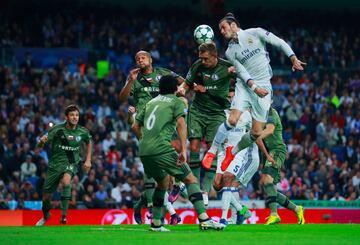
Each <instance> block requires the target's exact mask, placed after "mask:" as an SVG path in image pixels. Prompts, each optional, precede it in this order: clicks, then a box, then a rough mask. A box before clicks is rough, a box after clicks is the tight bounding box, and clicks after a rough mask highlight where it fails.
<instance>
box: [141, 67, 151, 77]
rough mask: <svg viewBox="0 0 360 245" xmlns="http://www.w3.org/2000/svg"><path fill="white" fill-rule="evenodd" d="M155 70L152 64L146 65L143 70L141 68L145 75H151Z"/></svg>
mask: <svg viewBox="0 0 360 245" xmlns="http://www.w3.org/2000/svg"><path fill="white" fill-rule="evenodd" d="M153 71H154V68H153V67H152V66H148V67H145V68H144V69H143V70H141V73H142V74H144V75H149V74H150V73H152V72H153Z"/></svg>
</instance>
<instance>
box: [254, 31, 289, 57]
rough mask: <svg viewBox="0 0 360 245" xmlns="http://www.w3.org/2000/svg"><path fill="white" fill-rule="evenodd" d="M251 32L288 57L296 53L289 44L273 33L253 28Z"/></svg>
mask: <svg viewBox="0 0 360 245" xmlns="http://www.w3.org/2000/svg"><path fill="white" fill-rule="evenodd" d="M251 32H252V33H253V34H254V35H255V36H257V37H258V38H259V39H260V40H261V41H263V42H266V43H269V44H271V45H273V46H275V47H277V48H278V49H280V50H282V51H283V52H284V53H285V54H286V55H287V56H288V57H290V56H292V55H294V51H293V50H292V49H291V47H290V46H289V44H287V43H286V42H285V41H284V40H283V39H281V38H279V37H278V36H276V35H274V34H273V33H271V32H269V31H267V30H265V29H263V28H253V29H252V31H251Z"/></svg>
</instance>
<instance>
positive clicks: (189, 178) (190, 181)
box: [182, 173, 197, 185]
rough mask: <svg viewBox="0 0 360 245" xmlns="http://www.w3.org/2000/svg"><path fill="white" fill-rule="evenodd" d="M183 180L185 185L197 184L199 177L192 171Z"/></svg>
mask: <svg viewBox="0 0 360 245" xmlns="http://www.w3.org/2000/svg"><path fill="white" fill-rule="evenodd" d="M182 182H183V183H184V184H185V185H190V184H195V183H197V178H196V177H195V176H194V175H193V174H192V173H189V174H188V175H187V176H186V177H185V178H184V179H183V180H182Z"/></svg>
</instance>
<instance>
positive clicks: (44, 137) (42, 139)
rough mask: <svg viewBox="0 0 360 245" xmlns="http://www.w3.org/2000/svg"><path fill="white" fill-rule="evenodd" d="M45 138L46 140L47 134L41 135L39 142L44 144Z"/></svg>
mask: <svg viewBox="0 0 360 245" xmlns="http://www.w3.org/2000/svg"><path fill="white" fill-rule="evenodd" d="M47 140H48V136H47V135H43V136H42V137H41V138H40V143H41V144H45V143H46V141H47Z"/></svg>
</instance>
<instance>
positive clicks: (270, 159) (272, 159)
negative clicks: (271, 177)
mask: <svg viewBox="0 0 360 245" xmlns="http://www.w3.org/2000/svg"><path fill="white" fill-rule="evenodd" d="M266 160H268V161H269V162H271V164H272V165H275V164H276V162H275V160H274V158H273V157H272V156H271V155H270V154H268V155H267V156H266Z"/></svg>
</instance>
